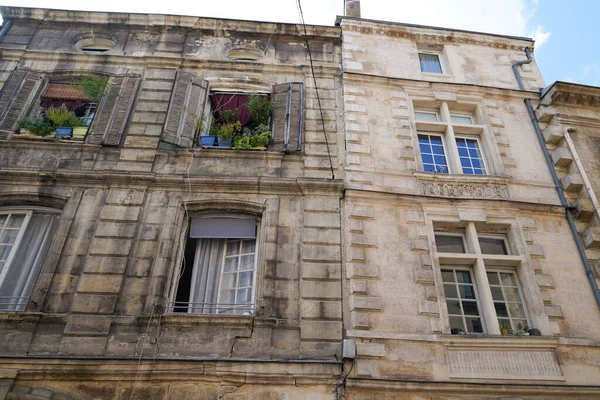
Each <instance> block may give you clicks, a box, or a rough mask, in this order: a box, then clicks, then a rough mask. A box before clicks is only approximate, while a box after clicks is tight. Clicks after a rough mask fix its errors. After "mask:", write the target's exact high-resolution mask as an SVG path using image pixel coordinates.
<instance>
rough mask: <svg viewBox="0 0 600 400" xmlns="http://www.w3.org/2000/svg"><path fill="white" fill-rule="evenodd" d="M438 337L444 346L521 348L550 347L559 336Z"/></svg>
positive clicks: (443, 335) (554, 345)
mask: <svg viewBox="0 0 600 400" xmlns="http://www.w3.org/2000/svg"><path fill="white" fill-rule="evenodd" d="M440 338H441V340H442V342H443V343H444V345H445V346H446V347H452V348H461V347H465V348H467V349H477V348H482V349H488V350H489V349H492V348H507V349H508V348H510V349H516V348H519V349H520V348H523V349H550V348H552V349H553V348H555V347H557V345H558V342H559V340H560V339H559V338H558V337H554V336H513V335H448V334H442V335H440Z"/></svg>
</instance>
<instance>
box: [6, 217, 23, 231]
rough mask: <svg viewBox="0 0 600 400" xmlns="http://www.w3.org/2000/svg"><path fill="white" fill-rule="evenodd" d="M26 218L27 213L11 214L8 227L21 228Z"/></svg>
mask: <svg viewBox="0 0 600 400" xmlns="http://www.w3.org/2000/svg"><path fill="white" fill-rule="evenodd" d="M24 220H25V214H11V215H10V218H9V219H8V225H7V228H20V227H21V225H23V221H24Z"/></svg>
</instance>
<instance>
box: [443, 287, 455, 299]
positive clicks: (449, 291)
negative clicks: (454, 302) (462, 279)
mask: <svg viewBox="0 0 600 400" xmlns="http://www.w3.org/2000/svg"><path fill="white" fill-rule="evenodd" d="M444 294H445V295H446V297H450V298H453V299H458V291H457V290H456V285H444Z"/></svg>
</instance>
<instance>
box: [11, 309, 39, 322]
mask: <svg viewBox="0 0 600 400" xmlns="http://www.w3.org/2000/svg"><path fill="white" fill-rule="evenodd" d="M43 316H44V313H41V312H31V311H0V322H5V323H11V322H12V323H14V322H38V321H39V320H40V319H42V317H43Z"/></svg>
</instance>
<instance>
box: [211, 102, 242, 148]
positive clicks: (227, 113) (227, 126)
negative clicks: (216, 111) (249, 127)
mask: <svg viewBox="0 0 600 400" xmlns="http://www.w3.org/2000/svg"><path fill="white" fill-rule="evenodd" d="M220 114H221V115H220V118H219V119H220V121H217V123H216V124H217V126H218V138H217V141H218V143H219V147H231V145H232V144H233V137H234V136H236V135H237V134H239V133H240V132H241V131H242V124H241V123H240V121H239V120H238V110H237V109H234V110H223V111H221V113H220Z"/></svg>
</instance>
